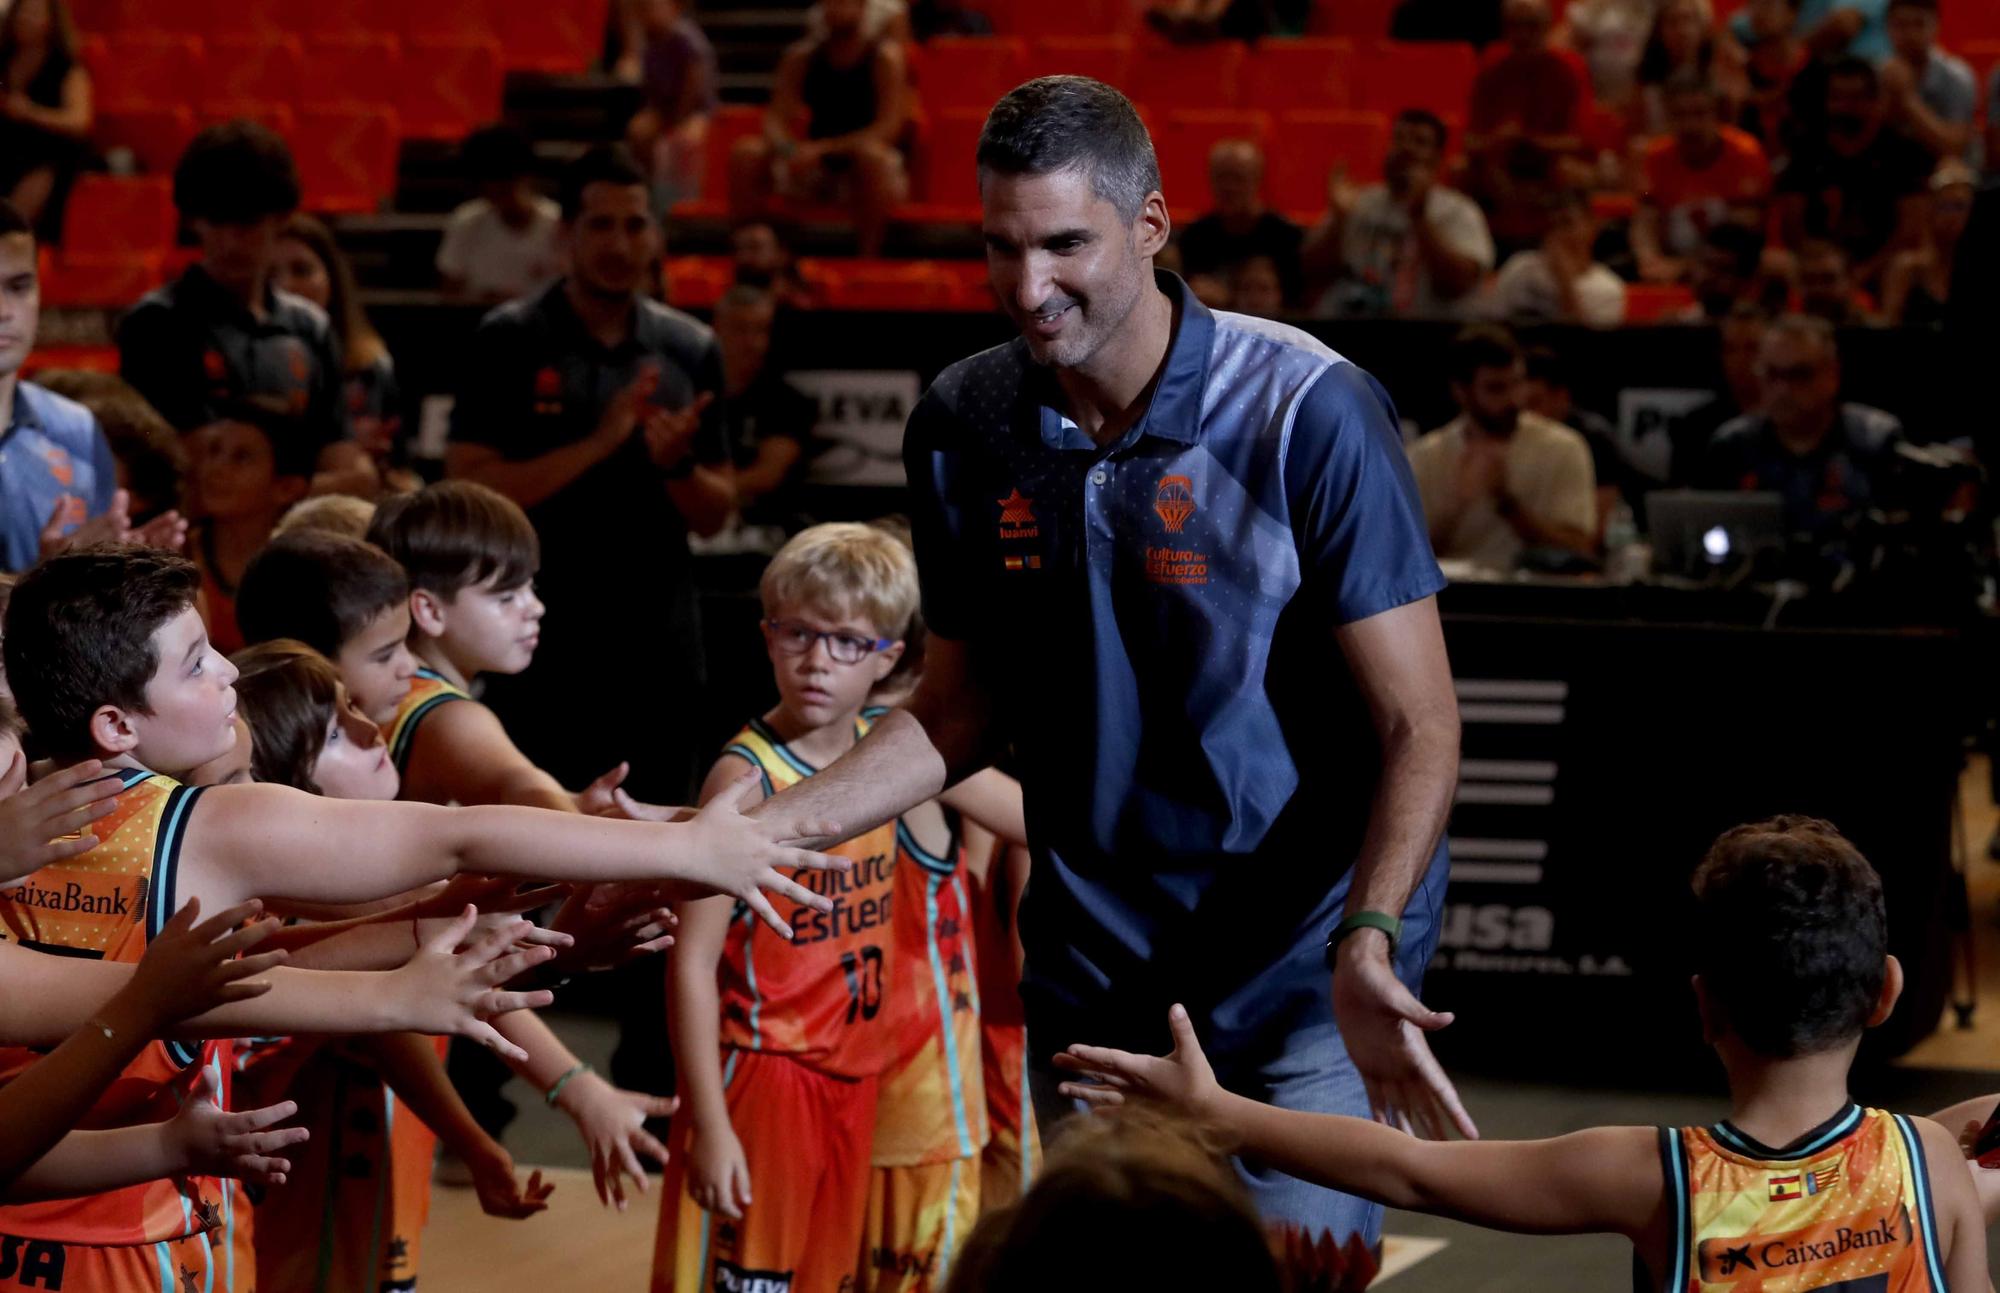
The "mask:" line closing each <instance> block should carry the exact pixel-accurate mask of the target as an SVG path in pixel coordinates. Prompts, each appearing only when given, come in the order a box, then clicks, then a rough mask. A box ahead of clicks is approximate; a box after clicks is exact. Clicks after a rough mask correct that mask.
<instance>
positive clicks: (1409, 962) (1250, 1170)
mask: <svg viewBox="0 0 2000 1293" xmlns="http://www.w3.org/2000/svg"><path fill="white" fill-rule="evenodd" d="M1449 873H1450V866H1449V864H1448V863H1447V862H1446V861H1445V851H1444V849H1443V848H1442V847H1440V848H1439V849H1438V854H1437V857H1436V859H1434V860H1433V862H1432V865H1431V868H1430V870H1429V871H1428V872H1426V873H1425V875H1424V878H1423V880H1422V882H1421V883H1419V884H1418V886H1417V890H1416V892H1415V893H1413V894H1412V895H1410V902H1409V905H1408V906H1407V907H1406V908H1405V909H1404V911H1403V938H1402V942H1401V944H1400V945H1399V946H1398V947H1397V950H1396V977H1397V978H1398V979H1401V980H1402V982H1403V984H1404V986H1406V987H1408V988H1409V989H1410V991H1411V992H1413V993H1417V994H1418V995H1419V996H1421V991H1420V989H1421V988H1422V986H1423V978H1424V969H1425V967H1426V966H1428V965H1429V964H1430V959H1431V953H1432V952H1434V951H1435V950H1436V949H1437V940H1438V934H1439V932H1440V929H1441V926H1442V921H1441V920H1440V919H1439V918H1440V916H1441V915H1442V912H1443V906H1444V892H1445V883H1446V880H1447V879H1448V878H1449ZM1344 884H1345V882H1344V881H1343V887H1344ZM1325 982H1326V986H1327V988H1328V989H1329V990H1330V988H1331V984H1332V979H1331V976H1328V977H1327V979H1326V981H1325ZM1259 1051H1260V1053H1257V1054H1239V1055H1219V1054H1216V1053H1214V1052H1213V1051H1211V1052H1209V1061H1210V1062H1211V1063H1212V1064H1213V1065H1214V1066H1215V1070H1216V1072H1217V1074H1218V1075H1220V1076H1221V1080H1222V1082H1223V1083H1224V1085H1226V1086H1228V1087H1229V1089H1230V1090H1232V1091H1235V1092H1236V1093H1237V1094H1239V1095H1246V1096H1249V1097H1251V1098H1253V1099H1256V1100H1261V1101H1263V1102H1264V1103H1266V1104H1271V1105H1276V1106H1277V1107H1278V1108H1280V1109H1295V1110H1298V1111H1300V1112H1303V1113H1339V1114H1347V1115H1349V1116H1351V1117H1356V1118H1366V1117H1367V1116H1368V1093H1367V1090H1366V1088H1365V1087H1364V1086H1363V1085H1362V1082H1361V1073H1360V1071H1359V1070H1358V1069H1356V1068H1355V1067H1354V1060H1353V1058H1352V1057H1351V1056H1349V1055H1348V1053H1347V1048H1346V1047H1345V1046H1344V1045H1342V1044H1341V1040H1340V1030H1339V1028H1338V1027H1337V1026H1336V1025H1335V1024H1334V1021H1333V1007H1332V1004H1331V998H1330V997H1329V998H1328V999H1327V1006H1326V1009H1325V1012H1324V1016H1323V1017H1322V1018H1315V1019H1314V1020H1313V1021H1311V1022H1309V1023H1307V1024H1305V1025H1304V1026H1302V1027H1299V1028H1295V1029H1293V1030H1292V1031H1291V1032H1289V1033H1286V1034H1283V1035H1281V1036H1279V1037H1278V1038H1277V1039H1276V1040H1275V1042H1270V1043H1266V1044H1265V1045H1264V1046H1262V1047H1260V1048H1259ZM1028 1055H1029V1061H1028V1087H1029V1092H1030V1094H1031V1095H1032V1096H1033V1098H1034V1102H1035V1118H1036V1121H1037V1122H1038V1123H1039V1124H1040V1126H1041V1129H1042V1137H1043V1140H1044V1142H1045V1143H1046V1142H1054V1143H1056V1144H1060V1137H1061V1131H1060V1129H1059V1124H1060V1123H1061V1122H1062V1121H1063V1120H1064V1119H1066V1118H1069V1117H1072V1116H1074V1115H1075V1114H1077V1113H1079V1112H1081V1111H1082V1110H1083V1105H1081V1104H1080V1103H1079V1102H1076V1101H1072V1100H1069V1099H1066V1098H1065V1097H1063V1096H1062V1095H1061V1094H1060V1093H1059V1092H1058V1091H1057V1089H1056V1088H1057V1085H1058V1084H1059V1083H1060V1082H1062V1081H1063V1079H1064V1076H1065V1075H1064V1074H1063V1073H1062V1071H1061V1070H1060V1069H1057V1068H1055V1067H1054V1066H1053V1065H1051V1064H1050V1063H1049V1057H1048V1055H1046V1054H1045V1053H1044V1051H1043V1048H1041V1047H1038V1046H1037V1045H1036V1044H1035V1035H1034V1030H1033V1025H1032V1024H1031V1025H1030V1028H1029V1034H1028ZM1236 1170H1237V1172H1238V1174H1239V1175H1241V1177H1242V1178H1243V1183H1244V1185H1245V1186H1246V1187H1247V1188H1248V1189H1249V1191H1250V1198H1251V1201H1252V1202H1253V1203H1254V1204H1255V1205H1256V1207H1257V1211H1258V1213H1259V1214H1260V1215H1262V1216H1263V1218H1264V1219H1265V1220H1266V1221H1284V1222H1289V1223H1291V1224H1293V1225H1296V1226H1299V1227H1302V1228H1305V1229H1308V1230H1311V1231H1315V1232H1318V1231H1324V1232H1327V1233H1329V1234H1331V1235H1333V1237H1334V1238H1335V1240H1336V1241H1339V1242H1345V1241H1346V1238H1347V1236H1349V1235H1353V1234H1358V1235H1360V1236H1361V1237H1362V1239H1363V1241H1364V1242H1366V1243H1367V1244H1369V1245H1371V1246H1372V1245H1374V1244H1375V1243H1377V1242H1378V1241H1379V1240H1380V1238H1381V1234H1382V1207H1381V1205H1380V1204H1376V1203H1369V1202H1367V1201H1366V1200H1363V1199H1357V1198H1355V1197H1354V1196H1353V1195H1350V1194H1341V1193H1340V1192H1338V1191H1336V1190H1329V1189H1326V1188H1324V1187H1322V1186H1318V1185H1314V1184H1312V1183H1311V1182H1309V1181H1302V1180H1300V1179H1299V1178H1297V1177H1295V1176H1287V1175H1286V1174H1285V1173H1283V1172H1280V1171H1277V1170H1276V1169H1275V1168H1270V1167H1265V1166H1262V1165H1261V1164H1256V1163H1246V1162H1244V1161H1243V1160H1242V1159H1238V1160H1236Z"/></svg>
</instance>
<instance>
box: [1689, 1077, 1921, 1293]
mask: <svg viewBox="0 0 2000 1293" xmlns="http://www.w3.org/2000/svg"><path fill="white" fill-rule="evenodd" d="M1660 1135H1661V1159H1662V1165H1663V1166H1664V1168H1665V1170H1666V1173H1667V1198H1668V1201H1669V1204H1670V1206H1672V1207H1673V1208H1674V1210H1675V1213H1674V1221H1675V1235H1676V1237H1677V1238H1676V1242H1675V1243H1674V1245H1673V1247H1672V1249H1671V1250H1670V1251H1669V1254H1668V1262H1669V1267H1670V1269H1669V1270H1668V1271H1667V1272H1666V1279H1665V1281H1664V1284H1665V1288H1666V1289H1667V1291H1668V1293H1700V1291H1702V1290H1724V1289H1727V1290H1736V1291H1737V1293H1801V1291H1803V1290H1807V1289H1844V1290H1850V1291H1852V1293H1943V1290H1944V1287H1945V1282H1944V1254H1943V1253H1942V1252H1940V1251H1939V1248H1938V1242H1937V1226H1936V1224H1935V1222H1934V1221H1933V1219H1932V1213H1931V1194H1930V1176H1929V1173H1928V1171H1927V1170H1926V1168H1925V1164H1924V1150H1923V1145H1922V1143H1921V1141H1920V1140H1919V1138H1918V1135H1917V1130H1916V1128H1915V1127H1913V1126H1912V1125H1911V1124H1910V1122H1909V1120H1908V1119H1906V1118H1904V1117H1902V1116H1900V1115H1898V1114H1891V1113H1884V1112H1882V1111H1881V1110H1879V1109H1863V1108H1861V1107H1860V1106H1859V1105H1853V1104H1850V1105H1849V1106H1848V1107H1847V1108H1845V1109H1843V1110H1842V1111H1841V1112H1840V1113H1839V1114H1837V1115H1835V1116H1834V1117H1833V1118H1832V1119H1830V1120H1829V1121H1828V1122H1826V1123H1825V1124H1823V1125H1822V1126H1820V1127H1818V1128H1816V1129H1815V1130H1814V1131H1813V1132H1811V1133H1810V1134H1808V1135H1807V1136H1806V1137H1805V1138H1804V1139H1802V1140H1801V1141H1799V1142H1798V1143H1797V1144H1796V1145H1794V1146H1793V1147H1791V1148H1788V1149H1782V1150H1778V1149H1771V1148H1769V1147H1768V1146H1764V1145H1760V1144H1758V1143H1757V1142H1755V1141H1753V1140H1751V1139H1750V1138H1749V1137H1747V1136H1745V1135H1744V1134H1743V1133H1742V1132H1740V1131H1738V1130H1737V1129H1736V1128H1734V1127H1732V1126H1730V1125H1729V1124H1728V1123H1726V1122H1723V1123H1717V1124H1716V1125H1715V1126H1713V1127H1686V1128H1666V1129H1664V1130H1663V1131H1662V1132H1661V1133H1660Z"/></svg>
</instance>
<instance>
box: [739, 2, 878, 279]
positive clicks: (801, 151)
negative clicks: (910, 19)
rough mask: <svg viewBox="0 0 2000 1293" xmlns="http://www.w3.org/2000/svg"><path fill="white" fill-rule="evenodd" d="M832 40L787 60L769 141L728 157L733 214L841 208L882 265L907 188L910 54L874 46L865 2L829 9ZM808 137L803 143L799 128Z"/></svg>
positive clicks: (866, 251)
mask: <svg viewBox="0 0 2000 1293" xmlns="http://www.w3.org/2000/svg"><path fill="white" fill-rule="evenodd" d="M821 8H822V9H823V11H824V12H825V15H826V23H827V33H826V35H825V36H824V37H820V38H813V37H808V38H807V39H805V40H802V41H800V42H798V43H797V44H795V45H793V46H792V47H791V48H790V49H787V50H786V51H785V56H784V58H783V60H781V61H780V62H779V64H778V77H777V85H776V87H775V88H774V90H773V91H772V94H771V105H770V108H769V109H768V110H767V111H766V113H765V115H764V133H763V135H761V136H758V137H754V138H746V139H742V140H739V141H738V142H737V145H736V149H735V152H734V154H733V155H732V156H731V157H730V159H729V160H730V210H731V213H732V214H733V215H734V216H735V217H736V218H737V219H739V220H741V219H748V218H749V217H750V216H752V215H755V214H757V213H759V212H762V211H763V210H764V209H765V208H766V207H767V206H768V205H769V203H770V200H771V197H772V196H773V194H776V195H778V196H781V197H784V198H786V199H788V200H793V201H801V200H803V201H821V202H836V203H839V204H841V205H844V206H846V207H848V208H850V209H851V210H852V211H853V213H854V226H855V237H856V240H857V241H858V242H859V244H860V250H861V254H862V255H863V256H878V255H880V254H881V252H882V242H883V239H884V238H885V237H886V236H887V234H888V229H889V211H890V209H891V208H892V207H893V206H895V204H896V203H898V202H900V201H902V200H903V198H904V195H905V194H906V192H907V191H908V188H909V179H908V176H907V174H906V173H905V170H904V166H903V154H902V151H901V145H902V142H903V136H904V130H905V126H906V125H907V122H908V110H907V107H906V104H905V99H906V95H907V89H908V86H907V80H908V72H907V67H906V64H905V61H904V58H903V51H902V47H901V46H900V45H899V44H898V43H897V42H895V41H894V40H888V39H881V38H875V37H871V36H869V35H868V34H867V32H866V29H865V27H864V25H863V21H862V19H863V9H864V6H863V3H862V0H826V3H825V4H824V5H822V6H821ZM800 121H804V122H805V123H806V128H805V137H804V138H803V139H800V138H797V137H795V135H794V134H793V131H794V130H795V129H796V128H797V123H798V122H800Z"/></svg>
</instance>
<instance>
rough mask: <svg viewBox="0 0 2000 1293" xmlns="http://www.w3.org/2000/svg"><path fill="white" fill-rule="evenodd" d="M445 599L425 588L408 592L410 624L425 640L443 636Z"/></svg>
mask: <svg viewBox="0 0 2000 1293" xmlns="http://www.w3.org/2000/svg"><path fill="white" fill-rule="evenodd" d="M444 622H445V599H444V598H442V597H439V596H438V595H437V594H436V593H434V592H431V591H430V590H429V589H427V588H415V589H411V590H410V623H411V624H414V625H415V626H416V629H417V632H419V633H421V634H423V635H424V636H425V637H427V638H441V637H443V636H444Z"/></svg>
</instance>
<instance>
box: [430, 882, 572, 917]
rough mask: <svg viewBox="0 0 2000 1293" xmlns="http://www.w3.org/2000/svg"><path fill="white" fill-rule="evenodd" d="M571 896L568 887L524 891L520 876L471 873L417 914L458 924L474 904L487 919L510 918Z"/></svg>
mask: <svg viewBox="0 0 2000 1293" xmlns="http://www.w3.org/2000/svg"><path fill="white" fill-rule="evenodd" d="M568 893H569V886H568V885H566V884H536V885H528V886H525V887H524V886H523V885H522V883H521V878H520V877H519V876H512V875H481V874H479V873H477V872H468V873H466V874H463V875H455V876H453V877H452V878H451V879H450V880H447V881H446V882H445V883H444V885H443V886H441V887H440V888H439V889H438V891H437V892H436V893H435V894H433V895H431V896H430V897H428V898H426V899H424V900H423V901H422V902H421V903H419V904H417V908H416V913H415V914H416V915H418V916H420V917H422V918H424V919H426V920H430V919H435V918H442V919H444V920H457V919H458V915H459V913H460V912H462V911H464V910H465V907H466V904H467V903H470V904H471V905H473V906H474V907H477V908H479V910H480V912H481V913H483V914H484V915H487V916H509V915H514V914H515V913H518V912H523V911H533V910H534V909H535V908H537V907H546V906H548V905H549V904H550V903H552V902H560V901H562V899H563V898H564V897H565V896H566V895H567V894H568Z"/></svg>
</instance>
